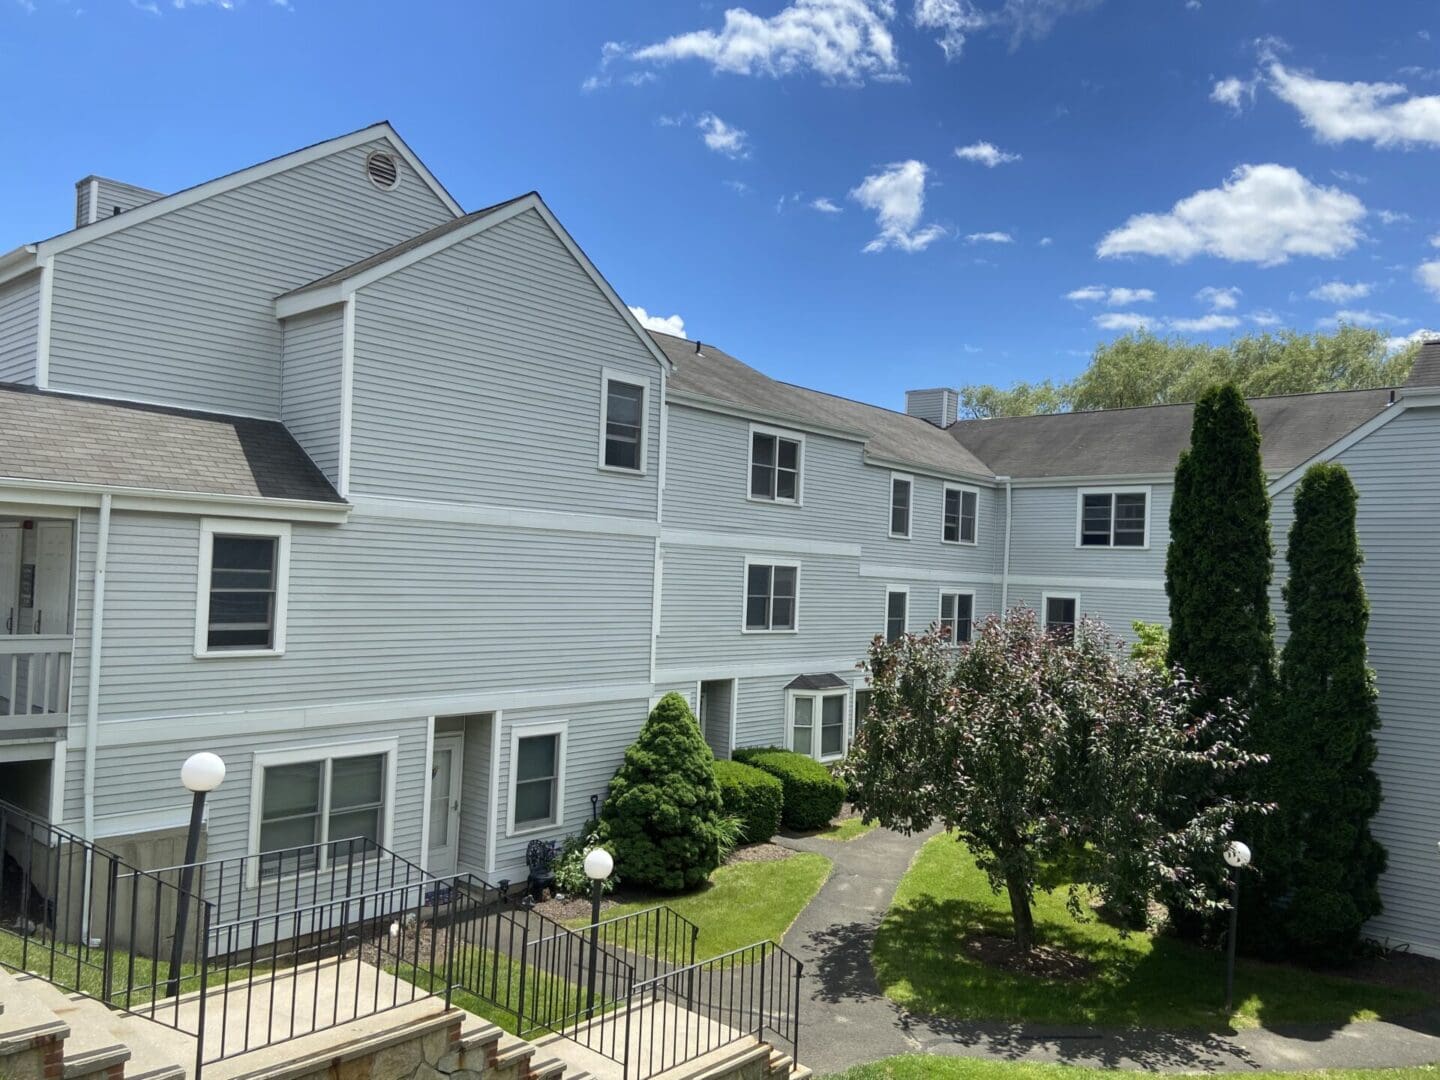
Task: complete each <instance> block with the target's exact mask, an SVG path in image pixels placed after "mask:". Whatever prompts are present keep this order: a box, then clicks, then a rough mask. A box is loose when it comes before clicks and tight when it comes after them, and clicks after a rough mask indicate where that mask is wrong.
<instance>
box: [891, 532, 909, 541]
mask: <svg viewBox="0 0 1440 1080" xmlns="http://www.w3.org/2000/svg"><path fill="white" fill-rule="evenodd" d="M890 539H891V540H909V539H910V536H909V534H907V533H894V532H892V533H891V534H890Z"/></svg>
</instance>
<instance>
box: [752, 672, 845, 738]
mask: <svg viewBox="0 0 1440 1080" xmlns="http://www.w3.org/2000/svg"><path fill="white" fill-rule="evenodd" d="M806 674H809V675H822V674H829V675H835V676H837V677H839V678H840V679H843V680H844V681H845V682H846V683H847V684H848V685H849V687H850V689H849V690H848V691H847V692H846V701H845V736H846V745H847V746H848V745H849V740H850V738H852V737H853V736H854V732H855V690H856V689H864V688H865V686H866V685H867V682H868V680H867V677H866V676H865V674H864V673H863V672H860V671H857V670H855V669H854V668H846V669H843V670H838V671H829V672H821V671H810V672H806ZM793 677H794V676H791V675H762V676H752V677H750V678H745V679H741V680H739V682H738V683H737V692H736V696H735V745H736V746H737V747H741V746H784V745H785V743H786V739H787V737H788V733H787V732H786V723H787V719H786V709H787V707H788V701H787V698H788V694H787V691H786V686H787V685H788V684H789V683H790V681H791V680H792V678H793ZM833 692H838V691H825V693H833Z"/></svg>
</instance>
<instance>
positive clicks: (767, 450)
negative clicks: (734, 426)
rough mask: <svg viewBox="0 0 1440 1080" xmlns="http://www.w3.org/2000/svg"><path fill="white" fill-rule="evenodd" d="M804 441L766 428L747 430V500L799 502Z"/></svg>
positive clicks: (796, 436) (798, 437) (795, 436)
mask: <svg viewBox="0 0 1440 1080" xmlns="http://www.w3.org/2000/svg"><path fill="white" fill-rule="evenodd" d="M804 457H805V444H804V440H803V439H802V438H801V437H800V436H798V435H793V434H787V433H785V432H781V431H775V430H772V429H770V428H762V427H751V429H750V498H752V499H759V500H761V501H763V502H778V503H799V501H800V470H801V467H802V464H803V461H804Z"/></svg>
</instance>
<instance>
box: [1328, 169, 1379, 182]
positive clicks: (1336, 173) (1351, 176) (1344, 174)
mask: <svg viewBox="0 0 1440 1080" xmlns="http://www.w3.org/2000/svg"><path fill="white" fill-rule="evenodd" d="M1330 175H1331V176H1333V177H1335V179H1336V180H1339V181H1340V182H1341V183H1342V184H1368V183H1370V178H1369V177H1368V176H1361V175H1360V174H1359V173H1356V172H1351V171H1350V170H1349V169H1331V170H1330Z"/></svg>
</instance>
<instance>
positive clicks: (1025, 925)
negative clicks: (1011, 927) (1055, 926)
mask: <svg viewBox="0 0 1440 1080" xmlns="http://www.w3.org/2000/svg"><path fill="white" fill-rule="evenodd" d="M1005 889H1006V891H1007V892H1008V893H1009V894H1010V915H1011V917H1012V918H1013V919H1014V920H1015V944H1016V945H1017V946H1019V948H1020V951H1021V952H1023V953H1028V952H1029V951H1030V949H1031V947H1032V946H1033V945H1034V944H1035V919H1034V917H1033V916H1032V915H1031V914H1030V897H1029V896H1028V895H1026V892H1025V882H1023V881H1019V880H1016V879H1015V878H1006V879H1005Z"/></svg>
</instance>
